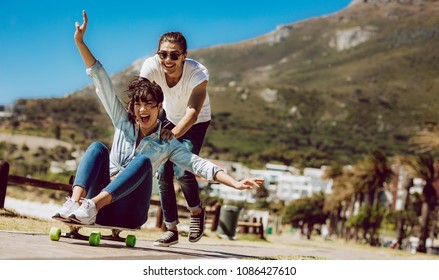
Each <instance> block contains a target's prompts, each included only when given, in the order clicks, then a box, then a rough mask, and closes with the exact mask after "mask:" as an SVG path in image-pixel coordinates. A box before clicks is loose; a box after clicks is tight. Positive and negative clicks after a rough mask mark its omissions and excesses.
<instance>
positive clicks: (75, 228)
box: [50, 222, 139, 247]
mask: <svg viewBox="0 0 439 280" xmlns="http://www.w3.org/2000/svg"><path fill="white" fill-rule="evenodd" d="M63 223H64V224H67V225H68V226H69V228H70V231H69V232H66V233H61V228H59V227H52V228H51V229H50V240H52V241H58V240H59V239H60V238H61V237H63V238H64V237H67V238H72V239H79V240H88V243H89V244H90V245H91V246H99V244H100V242H101V239H102V240H112V241H118V242H125V245H126V246H127V247H134V246H136V236H135V235H127V237H125V238H123V237H121V236H120V235H119V234H120V233H121V232H122V231H123V230H130V231H136V230H139V229H138V228H124V227H116V226H105V225H98V224H93V225H82V224H77V223H72V222H63ZM81 228H97V229H110V230H111V234H109V235H102V234H101V232H100V231H99V230H93V231H92V232H91V233H90V235H89V236H87V235H83V234H81V233H80V232H79V230H80V229H81Z"/></svg>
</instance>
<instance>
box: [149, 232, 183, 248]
mask: <svg viewBox="0 0 439 280" xmlns="http://www.w3.org/2000/svg"><path fill="white" fill-rule="evenodd" d="M177 243H178V231H176V230H168V231H166V232H165V234H163V236H162V237H161V238H159V239H157V240H156V241H154V243H153V244H152V245H154V246H159V247H169V246H171V245H174V244H177Z"/></svg>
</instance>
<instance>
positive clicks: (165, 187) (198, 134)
mask: <svg viewBox="0 0 439 280" xmlns="http://www.w3.org/2000/svg"><path fill="white" fill-rule="evenodd" d="M209 124H210V121H208V122H203V123H197V124H195V125H193V126H192V127H191V128H190V129H189V130H188V131H187V132H186V134H184V135H183V136H181V137H180V138H178V140H180V141H183V140H189V141H191V143H192V146H193V147H192V153H194V154H196V155H198V154H199V153H200V150H201V146H202V145H203V141H204V137H205V135H206V131H207V128H208V127H209ZM166 128H167V129H172V128H174V125H173V124H172V123H171V122H169V125H168V126H167V127H166ZM176 179H177V181H178V183H179V185H180V187H181V190H182V191H183V194H184V197H185V199H186V202H187V205H188V209H189V210H195V209H197V208H199V207H200V206H201V201H200V195H199V191H198V183H197V180H196V179H195V175H194V174H192V173H190V172H187V171H185V172H184V175H183V176H182V177H179V178H176ZM159 190H160V201H161V204H162V210H163V217H164V220H165V225H166V227H167V228H172V227H175V226H176V225H177V224H178V222H179V221H178V211H177V198H176V195H175V189H174V164H173V163H172V162H171V161H169V160H168V161H167V162H166V163H165V166H164V170H163V172H162V173H161V174H160V177H159Z"/></svg>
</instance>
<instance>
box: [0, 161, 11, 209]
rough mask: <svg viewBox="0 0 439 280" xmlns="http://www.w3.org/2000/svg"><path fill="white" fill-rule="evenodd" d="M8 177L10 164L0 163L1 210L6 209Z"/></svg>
mask: <svg viewBox="0 0 439 280" xmlns="http://www.w3.org/2000/svg"><path fill="white" fill-rule="evenodd" d="M8 177H9V163H7V162H6V161H0V209H3V208H5V198H6V188H7V187H8Z"/></svg>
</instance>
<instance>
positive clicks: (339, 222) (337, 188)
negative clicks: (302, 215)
mask: <svg viewBox="0 0 439 280" xmlns="http://www.w3.org/2000/svg"><path fill="white" fill-rule="evenodd" d="M324 178H325V179H332V182H333V184H332V193H331V194H329V195H327V196H326V198H325V203H324V208H323V209H324V211H325V212H326V213H328V215H329V222H330V224H329V230H330V234H333V233H335V234H336V235H337V236H341V235H343V232H344V227H345V222H346V217H345V213H346V210H347V206H349V200H350V197H351V196H352V193H353V192H354V188H353V185H352V184H351V183H350V179H349V172H348V169H347V168H346V167H343V166H341V165H340V164H338V163H334V164H332V165H331V166H330V167H329V168H328V169H327V170H326V171H325V174H324Z"/></svg>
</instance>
